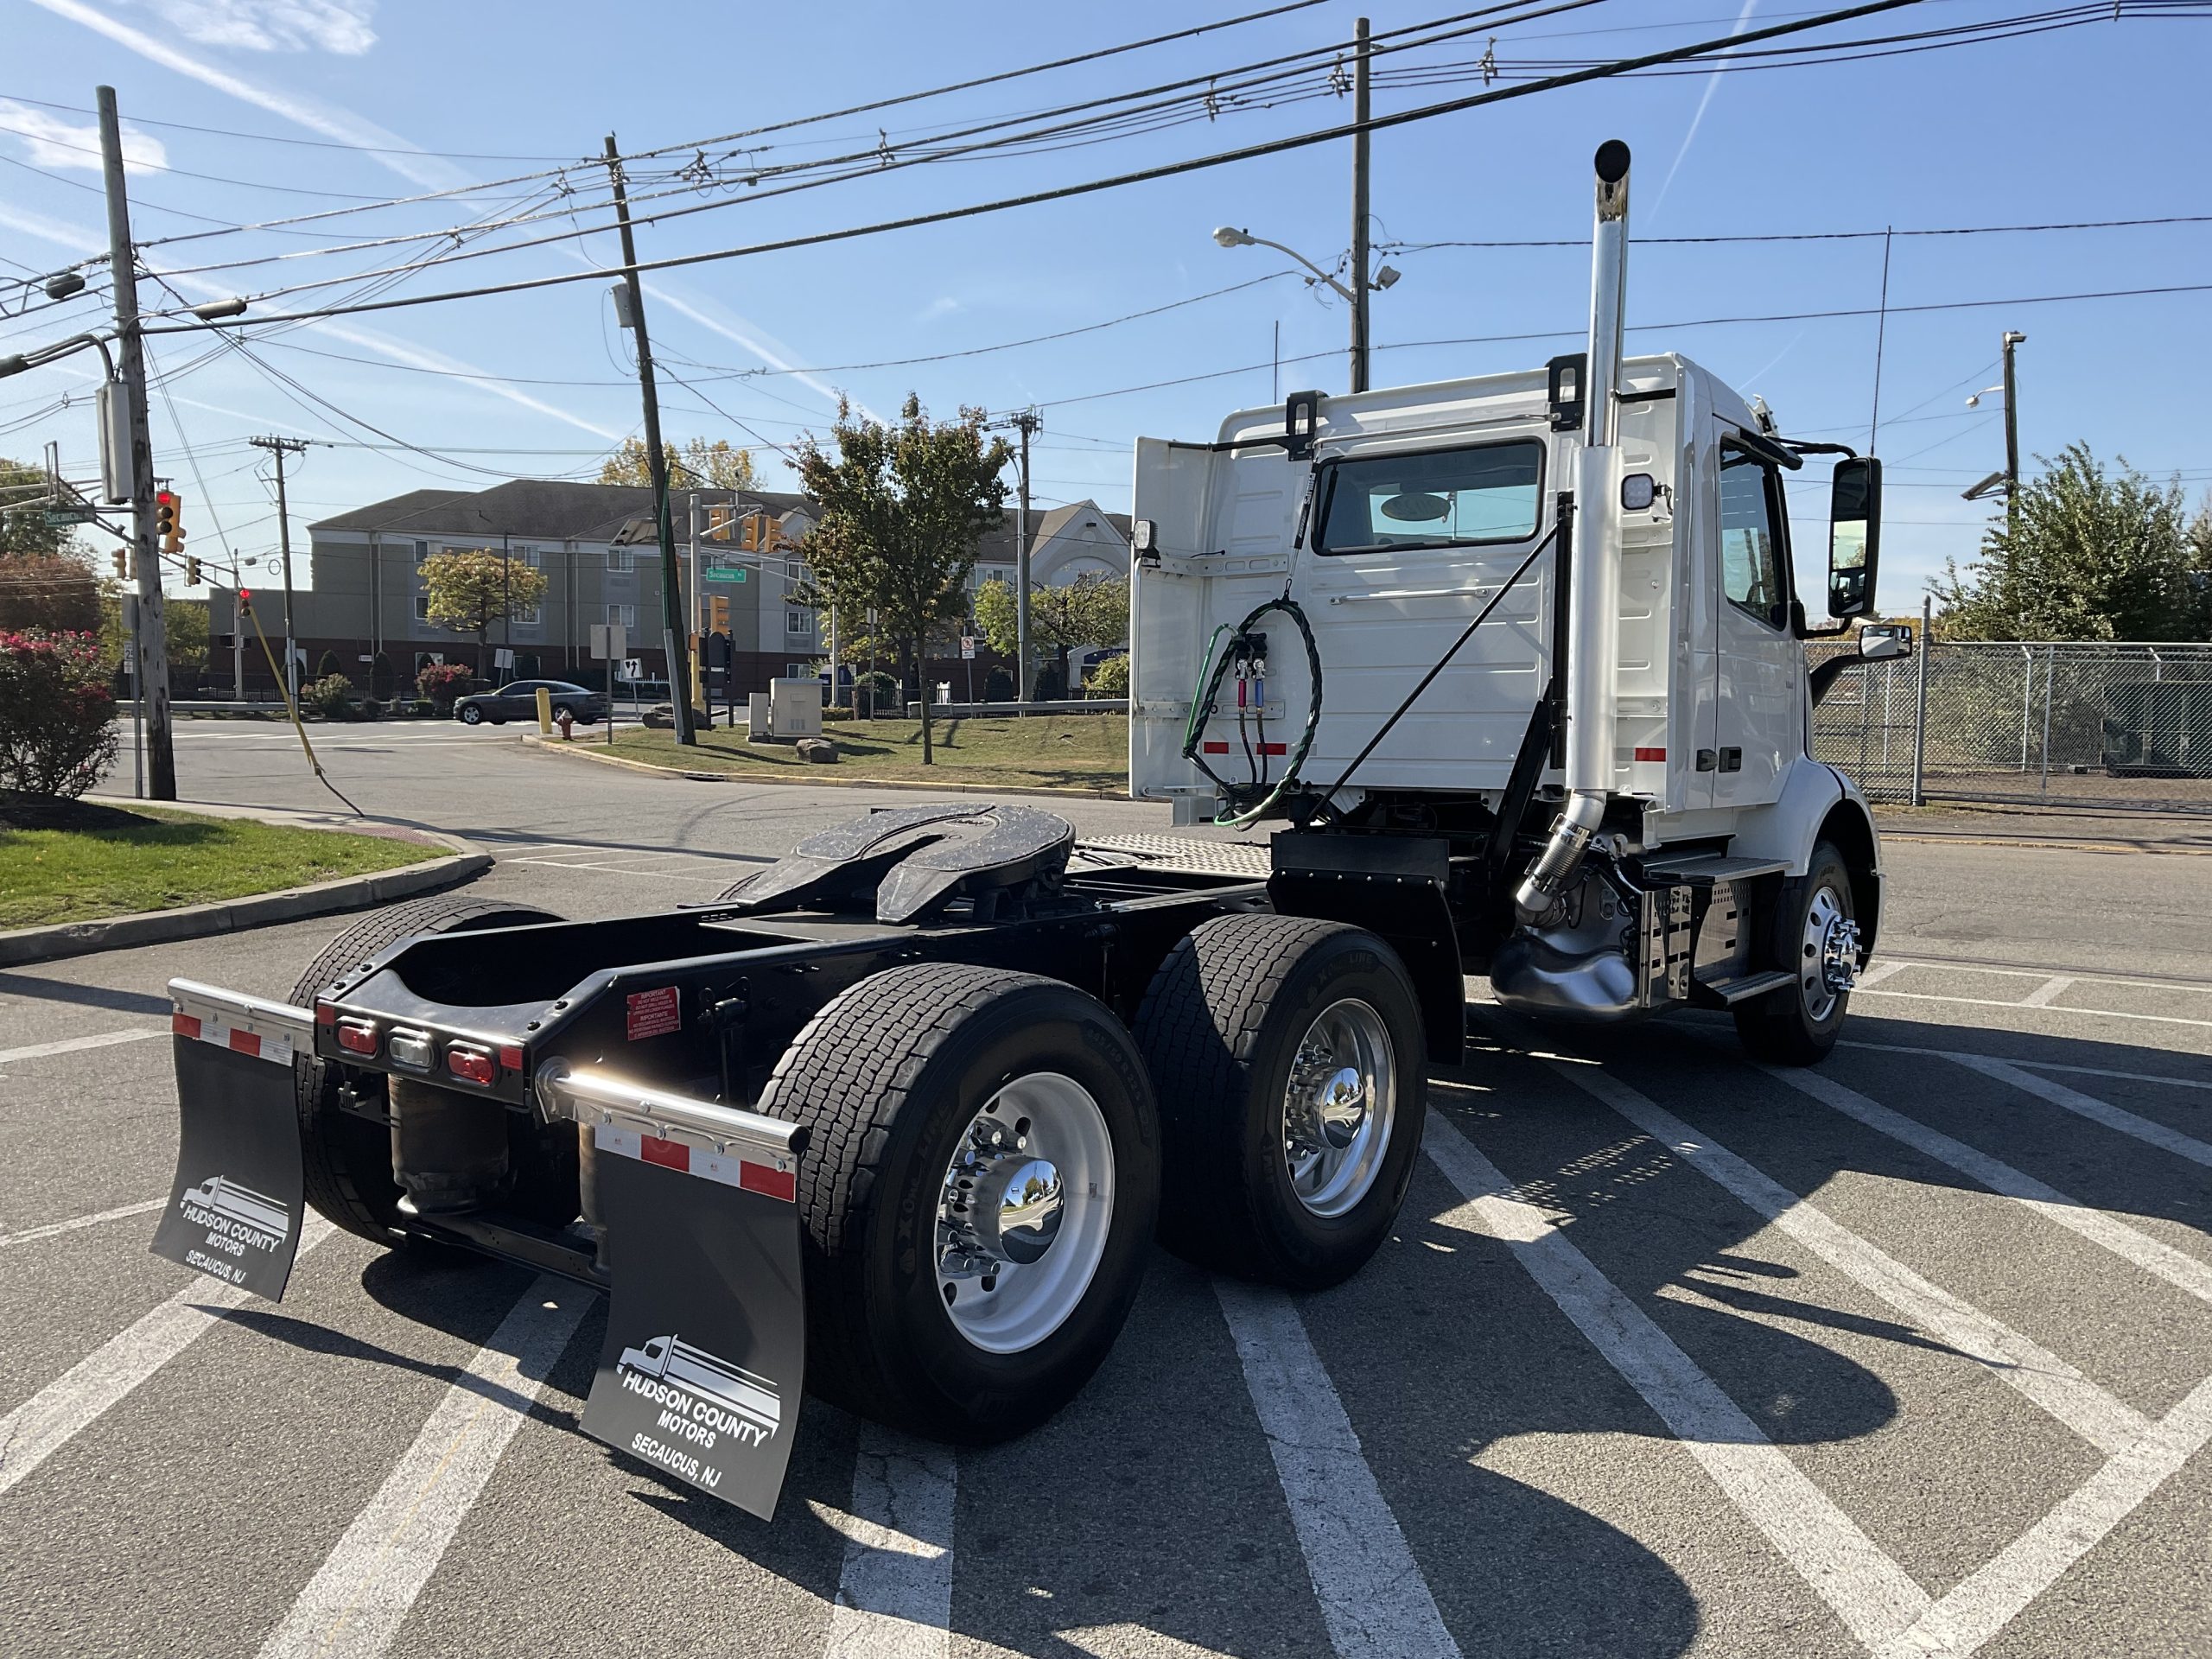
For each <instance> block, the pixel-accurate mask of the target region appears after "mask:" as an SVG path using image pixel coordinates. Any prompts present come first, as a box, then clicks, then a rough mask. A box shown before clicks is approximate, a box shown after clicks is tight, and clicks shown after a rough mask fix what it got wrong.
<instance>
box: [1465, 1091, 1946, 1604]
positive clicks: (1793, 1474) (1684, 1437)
mask: <svg viewBox="0 0 2212 1659" xmlns="http://www.w3.org/2000/svg"><path fill="white" fill-rule="evenodd" d="M1427 1151H1428V1155H1429V1157H1430V1159H1431V1160H1433V1162H1434V1163H1435V1165H1436V1166H1437V1167H1438V1168H1439V1169H1440V1170H1442V1171H1443V1172H1444V1173H1445V1176H1446V1179H1449V1180H1450V1181H1451V1183H1452V1185H1454V1186H1456V1187H1457V1188H1459V1193H1460V1196H1461V1197H1462V1198H1465V1199H1466V1200H1467V1202H1466V1204H1465V1205H1464V1206H1462V1207H1461V1208H1460V1209H1459V1210H1455V1211H1452V1212H1451V1213H1449V1214H1447V1215H1445V1216H1442V1217H1439V1218H1438V1219H1439V1221H1440V1224H1442V1225H1445V1226H1448V1227H1455V1228H1458V1229H1459V1230H1463V1231H1466V1232H1472V1233H1479V1234H1484V1235H1486V1236H1489V1237H1491V1238H1495V1239H1497V1240H1499V1241H1500V1242H1501V1243H1503V1244H1505V1245H1506V1246H1507V1248H1508V1249H1510V1250H1512V1252H1513V1254H1514V1256H1515V1258H1516V1260H1518V1261H1519V1262H1520V1263H1521V1265H1522V1268H1525V1269H1526V1270H1527V1272H1528V1274H1529V1277H1531V1278H1532V1279H1534V1280H1535V1281H1536V1283H1537V1284H1538V1285H1539V1286H1541V1287H1542V1289H1543V1291H1544V1294H1546V1295H1548V1296H1549V1297H1550V1298H1551V1299H1552V1300H1553V1301H1554V1302H1555V1303H1556V1304H1558V1306H1559V1309H1560V1312H1561V1313H1564V1314H1566V1315H1567V1318H1568V1319H1571V1320H1572V1321H1573V1323H1574V1325H1575V1327H1576V1329H1578V1330H1580V1332H1582V1334H1583V1335H1584V1336H1586V1337H1587V1338H1589V1339H1590V1341H1591V1343H1592V1345H1593V1346H1595V1347H1596V1348H1597V1350H1598V1351H1599V1353H1600V1354H1602V1355H1604V1356H1605V1360H1606V1362H1607V1363H1609V1364H1611V1366H1612V1368H1613V1369H1614V1370H1617V1371H1618V1372H1619V1373H1620V1374H1621V1376H1622V1377H1623V1378H1624V1379H1625V1380H1626V1381H1627V1382H1628V1383H1629V1384H1630V1387H1632V1388H1634V1389H1636V1391H1637V1393H1638V1394H1640V1395H1643V1399H1644V1401H1645V1402H1646V1403H1647V1404H1648V1405H1649V1407H1650V1408H1651V1409H1652V1411H1653V1412H1654V1413H1656V1414H1657V1416H1658V1417H1659V1419H1660V1421H1662V1422H1664V1423H1665V1424H1666V1425H1667V1427H1668V1428H1669V1431H1671V1432H1672V1433H1673V1434H1674V1435H1675V1439H1677V1440H1680V1441H1681V1443H1682V1446H1683V1447H1684V1448H1685V1449H1686V1450H1687V1451H1688V1452H1689V1454H1690V1456H1691V1457H1693V1458H1694V1459H1696V1460H1697V1461H1698V1463H1699V1464H1700V1465H1701V1466H1702V1467H1703V1468H1704V1470H1705V1471H1706V1473H1707V1475H1708V1476H1710V1477H1711V1478H1712V1479H1713V1482H1714V1484H1717V1485H1718V1486H1719V1488H1720V1490H1721V1491H1723V1492H1725V1493H1726V1494H1727V1496H1728V1497H1729V1499H1730V1500H1731V1501H1732V1503H1734V1504H1735V1505H1736V1507H1737V1508H1738V1510H1741V1511H1742V1512H1743V1514H1744V1516H1745V1518H1746V1519H1747V1520H1749V1521H1750V1522H1751V1524H1752V1525H1753V1526H1755V1527H1757V1528H1758V1529H1759V1531H1760V1532H1762V1533H1764V1535H1766V1537H1767V1539H1768V1541H1770V1542H1771V1543H1772V1544H1773V1545H1774V1547H1775V1548H1777V1550H1778V1551H1780V1552H1781V1554H1782V1556H1783V1560H1787V1561H1788V1562H1789V1565H1790V1566H1791V1567H1794V1568H1795V1569H1796V1572H1797V1573H1798V1575H1799V1576H1800V1577H1802V1579H1803V1580H1805V1582H1806V1583H1807V1584H1808V1585H1809V1586H1811V1587H1812V1589H1813V1590H1814V1592H1815V1593H1816V1594H1818V1595H1819V1596H1820V1598H1821V1600H1823V1601H1825V1602H1826V1603H1827V1605H1828V1606H1829V1607H1830V1608H1831V1609H1832V1610H1834V1613H1835V1615H1836V1617H1837V1618H1840V1619H1841V1620H1842V1621H1843V1624H1844V1626H1845V1628H1846V1629H1847V1630H1850V1631H1851V1633H1852V1634H1853V1636H1855V1637H1858V1638H1859V1641H1860V1642H1861V1643H1864V1644H1865V1645H1866V1646H1868V1647H1872V1646H1874V1645H1875V1644H1876V1643H1885V1642H1887V1641H1889V1640H1890V1639H1891V1638H1892V1637H1896V1636H1897V1634H1898V1633H1899V1632H1901V1631H1903V1630H1906V1629H1907V1628H1908V1627H1910V1625H1911V1624H1912V1623H1913V1622H1914V1621H1915V1620H1916V1619H1917V1618H1920V1616H1921V1615H1922V1614H1923V1613H1924V1612H1925V1611H1927V1610H1928V1606H1929V1598H1928V1594H1927V1592H1925V1591H1923V1589H1921V1587H1920V1586H1918V1585H1916V1584H1915V1583H1914V1582H1913V1581H1912V1580H1911V1578H1910V1576H1909V1575H1907V1573H1905V1571H1904V1568H1903V1567H1899V1566H1898V1565H1897V1562H1896V1561H1894V1560H1891V1558H1890V1557H1889V1555H1888V1554H1885V1552H1884V1551H1883V1550H1882V1548H1880V1547H1879V1546H1878V1545H1877V1544H1876V1543H1875V1542H1874V1541H1873V1540H1872V1539H1871V1538H1869V1537H1867V1536H1866V1534H1865V1533H1864V1532H1862V1531H1860V1530H1859V1527H1858V1524H1857V1523H1856V1522H1853V1520H1852V1519H1851V1517H1850V1516H1847V1515H1846V1514H1845V1513H1844V1512H1843V1511H1842V1510H1840V1509H1839V1508H1838V1507H1837V1506H1836V1505H1835V1503H1834V1502H1832V1501H1831V1500H1830V1499H1829V1498H1828V1497H1827V1494H1825V1493H1824V1492H1822V1491H1821V1489H1820V1488H1819V1487H1818V1486H1816V1485H1815V1484H1813V1482H1812V1481H1811V1480H1810V1479H1808V1478H1807V1477H1806V1476H1805V1475H1804V1473H1803V1472H1802V1471H1800V1470H1799V1469H1798V1467H1797V1465H1796V1464H1794V1463H1792V1462H1791V1461H1790V1460H1789V1457H1788V1455H1787V1454H1786V1453H1784V1452H1783V1451H1782V1450H1781V1448H1779V1447H1778V1446H1776V1445H1775V1444H1774V1443H1773V1442H1772V1441H1771V1440H1768V1439H1767V1437H1766V1436H1765V1435H1764V1433H1761V1432H1760V1430H1759V1427H1758V1424H1756V1423H1754V1422H1753V1421H1751V1419H1750V1418H1749V1417H1747V1416H1745V1414H1744V1413H1743V1411H1742V1410H1741V1409H1740V1408H1738V1406H1737V1405H1736V1402H1734V1401H1732V1400H1731V1399H1730V1398H1729V1397H1728V1395H1726V1392H1724V1391H1723V1390H1722V1389H1721V1388H1720V1385H1719V1383H1715V1382H1714V1381H1713V1379H1712V1378H1711V1377H1710V1376H1707V1375H1706V1373H1705V1372H1704V1371H1703V1370H1700V1368H1699V1366H1698V1365H1697V1363H1696V1362H1695V1361H1694V1360H1692V1359H1691V1358H1690V1357H1689V1356H1688V1354H1685V1353H1684V1352H1683V1351H1681V1349H1680V1348H1679V1347H1677V1346H1675V1343H1674V1341H1673V1339H1672V1338H1669V1336H1668V1335H1667V1333H1666V1332H1663V1331H1662V1330H1661V1329H1660V1328H1659V1327H1658V1326H1657V1325H1655V1324H1653V1323H1652V1321H1651V1319H1650V1316H1649V1315H1648V1314H1646V1313H1644V1312H1643V1309H1642V1308H1640V1307H1638V1306H1637V1305H1636V1303H1635V1302H1634V1301H1633V1300H1631V1299H1630V1297H1629V1296H1628V1295H1627V1294H1625V1293H1624V1292H1623V1291H1622V1290H1621V1289H1620V1288H1619V1287H1618V1286H1616V1285H1615V1284H1614V1283H1613V1282H1612V1281H1611V1280H1610V1279H1607V1278H1606V1277H1605V1275H1604V1274H1601V1273H1599V1271H1598V1269H1597V1268H1595V1267H1594V1266H1592V1263H1591V1262H1590V1259H1589V1258H1588V1257H1587V1256H1586V1255H1583V1254H1582V1252H1581V1251H1580V1249H1576V1248H1575V1246H1574V1245H1573V1243H1571V1242H1569V1240H1568V1239H1567V1235H1566V1234H1565V1233H1563V1232H1560V1230H1558V1229H1557V1228H1556V1227H1555V1226H1554V1224H1553V1223H1552V1220H1551V1218H1550V1217H1548V1216H1546V1215H1545V1214H1544V1213H1543V1212H1542V1211H1541V1210H1539V1209H1537V1208H1536V1206H1535V1205H1532V1204H1529V1203H1527V1202H1525V1201H1523V1200H1522V1199H1519V1198H1512V1197H1510V1196H1508V1195H1509V1194H1510V1192H1511V1191H1512V1187H1511V1184H1510V1183H1509V1182H1508V1181H1507V1180H1506V1179H1505V1177H1504V1175H1503V1173H1500V1172H1499V1170H1498V1169H1497V1166H1495V1165H1494V1164H1492V1163H1491V1161H1490V1160H1488V1159H1487V1158H1485V1157H1484V1156H1483V1155H1482V1154H1481V1153H1479V1152H1478V1151H1477V1150H1476V1149H1475V1147H1474V1146H1473V1145H1472V1143H1471V1142H1470V1141H1468V1140H1467V1138H1466V1137H1465V1135H1461V1134H1460V1133H1459V1130H1458V1129H1456V1128H1453V1127H1452V1125H1451V1124H1450V1123H1448V1122H1446V1121H1445V1120H1444V1118H1443V1117H1442V1116H1441V1115H1440V1114H1439V1113H1435V1112H1431V1113H1430V1114H1429V1117H1428V1127H1427Z"/></svg>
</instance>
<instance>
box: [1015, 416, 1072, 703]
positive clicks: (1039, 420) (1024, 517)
mask: <svg viewBox="0 0 2212 1659" xmlns="http://www.w3.org/2000/svg"><path fill="white" fill-rule="evenodd" d="M1044 425H1045V417H1044V416H1041V415H1039V413H1038V412H1037V411H1036V410H1033V409H1025V410H1022V411H1021V412H1020V414H1019V415H1016V416H1014V429H1015V430H1016V431H1018V432H1020V434H1021V497H1020V507H1019V508H1018V510H1017V511H1016V512H1015V514H1014V658H1015V669H1014V702H1015V706H1016V707H1017V708H1019V707H1020V705H1021V704H1023V703H1026V702H1028V701H1029V700H1030V698H1031V697H1032V696H1033V695H1034V694H1035V691H1036V689H1037V688H1036V682H1035V680H1034V678H1033V676H1032V675H1031V673H1030V669H1029V440H1030V439H1031V438H1032V437H1033V436H1035V435H1036V434H1037V433H1039V431H1041V430H1042V429H1044ZM1061 689H1062V690H1063V691H1065V690H1066V688H1065V687H1062V688H1061Z"/></svg>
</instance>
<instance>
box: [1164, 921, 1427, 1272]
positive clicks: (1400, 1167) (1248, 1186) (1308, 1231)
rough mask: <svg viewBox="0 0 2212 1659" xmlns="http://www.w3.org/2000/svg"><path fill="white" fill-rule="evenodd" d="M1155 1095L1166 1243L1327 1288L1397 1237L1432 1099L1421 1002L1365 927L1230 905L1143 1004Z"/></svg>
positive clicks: (1177, 953) (1214, 1263)
mask: <svg viewBox="0 0 2212 1659" xmlns="http://www.w3.org/2000/svg"><path fill="white" fill-rule="evenodd" d="M1136 1030H1137V1041H1138V1045H1139V1046H1141V1048H1142V1049H1143V1051H1144V1055H1145V1059H1146V1061H1147V1064H1148V1065H1149V1066H1150V1067H1151V1070H1152V1076H1153V1079H1154V1084H1155V1086H1156V1087H1157V1088H1158V1090H1159V1091H1160V1134H1161V1137H1162V1139H1161V1154H1162V1160H1163V1161H1162V1166H1161V1167H1162V1178H1161V1224H1160V1242H1161V1243H1164V1244H1166V1246H1167V1248H1168V1249H1171V1250H1173V1251H1174V1252H1175V1253H1176V1254H1177V1255H1180V1256H1182V1257H1184V1258H1185V1259H1186V1260H1188V1261H1191V1262H1197V1263H1198V1264H1199V1265H1200V1266H1202V1267H1208V1268H1217V1269H1219V1270H1221V1271H1223V1272H1226V1273H1233V1274H1239V1275H1241V1276H1243V1277H1245V1278H1249V1279H1260V1280H1266V1281H1270V1282H1272V1283H1274V1284H1279V1285H1283V1286H1287V1287H1290V1288H1292V1289H1297V1290H1318V1289H1320V1288H1322V1287H1325V1286H1328V1285H1333V1284H1338V1283H1340V1282H1341V1281H1344V1280H1345V1279H1348V1278H1350V1277H1351V1275H1352V1274H1354V1273H1357V1271H1358V1270H1359V1268H1361V1267H1362V1266H1363V1265H1364V1264H1365V1262H1366V1261H1367V1259H1368V1258H1369V1257H1370V1256H1371V1255H1374V1254H1375V1252H1376V1249H1379V1248H1380V1247H1381V1245H1382V1243H1383V1240H1384V1239H1385V1238H1387V1237H1388V1236H1389V1233H1390V1229H1391V1227H1392V1226H1393V1225H1394V1224H1395V1222H1396V1220H1397V1215H1398V1206H1399V1205H1401V1204H1402V1203H1403V1202H1404V1201H1405V1196H1406V1188H1407V1186H1408V1184H1409V1183H1410V1182H1411V1180H1412V1179H1413V1167H1414V1158H1415V1156H1416V1155H1417V1154H1418V1153H1419V1151H1420V1149H1421V1126H1422V1123H1423V1121H1424V1119H1425V1117H1426V1116H1427V1104H1428V1075H1427V1045H1426V1043H1425V1042H1424V1040H1423V1037H1422V1030H1421V1005H1420V1001H1419V999H1418V998H1417V996H1416V995H1415V993H1414V986H1413V982H1412V980H1411V979H1410V978H1409V977H1408V975H1407V973H1406V969H1405V967H1404V964H1403V963H1401V962H1400V961H1399V959H1398V956H1397V953H1396V952H1395V951H1394V950H1391V949H1390V947H1389V945H1387V944H1384V943H1383V941H1382V940H1381V939H1378V938H1376V937H1375V936H1374V935H1373V934H1372V933H1369V932H1367V931H1364V930H1363V929H1360V928H1357V927H1351V926H1348V925H1345V924H1344V923H1342V922H1322V921H1313V920H1310V919H1308V918H1304V917H1298V916H1255V915H1236V916H1219V917H1216V918H1214V919H1213V920H1211V921H1210V922H1208V923H1206V924H1205V925H1204V926H1202V927H1200V928H1198V929H1197V930H1196V931H1193V932H1192V933H1191V934H1189V935H1188V936H1187V937H1185V938H1183V939H1181V940H1179V941H1178V942H1177V944H1176V945H1175V948H1174V949H1173V950H1171V951H1170V952H1168V955H1167V959H1166V962H1164V963H1161V964H1160V971H1159V972H1158V973H1157V974H1155V975H1154V976H1153V982H1152V985H1151V988H1149V989H1148V990H1147V992H1146V993H1145V999H1144V1003H1143V1006H1142V1007H1141V1009H1140V1010H1139V1011H1138V1014H1137V1025H1136Z"/></svg>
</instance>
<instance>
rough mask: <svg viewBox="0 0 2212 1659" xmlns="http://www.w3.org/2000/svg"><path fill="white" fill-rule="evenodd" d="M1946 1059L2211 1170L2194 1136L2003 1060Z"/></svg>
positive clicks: (2210, 1153)
mask: <svg viewBox="0 0 2212 1659" xmlns="http://www.w3.org/2000/svg"><path fill="white" fill-rule="evenodd" d="M1947 1058H1949V1059H1951V1060H1953V1061H1955V1062H1956V1063H1957V1064H1958V1065H1963V1066H1965V1067H1966V1068H1967V1070H1969V1071H1979V1072H1980V1073H1981V1074H1982V1076H1984V1077H1994V1078H1995V1079H1996V1080H1997V1081H1998V1082H1999V1083H2002V1084H2009V1085H2010V1086H2011V1087H2012V1088H2014V1089H2018V1090H2022V1091H2024V1092H2025V1093H2027V1094H2031V1095H2033V1096H2035V1097H2036V1098H2037V1099H2038V1100H2047V1101H2049V1102H2050V1103H2051V1104H2052V1105H2054V1106H2056V1107H2058V1108H2060V1109H2062V1110H2064V1111H2069V1112H2072V1113H2073V1114H2075V1116H2077V1117H2086V1118H2088V1120H2089V1121H2090V1122H2092V1123H2101V1124H2103V1125H2104V1126H2105V1128H2108V1129H2117V1130H2119V1131H2120V1134H2122V1135H2133V1136H2134V1137H2135V1139H2137V1140H2138V1141H2146V1142H2148V1143H2149V1144H2150V1145H2152V1146H2154V1147H2158V1149H2159V1150H2160V1151H2162V1152H2171V1153H2172V1154H2174V1155H2175V1156H2176V1157H2177V1158H2186V1159H2188V1160H2190V1162H2191V1163H2193V1164H2202V1165H2204V1166H2206V1167H2207V1168H2212V1146H2208V1145H2206V1144H2205V1143H2204V1142H2203V1141H2199V1140H2198V1139H2196V1136H2194V1135H2183V1133H2182V1132H2181V1131H2180V1130H2179V1129H2170V1128H2167V1127H2166V1126H2165V1125H2164V1124H2163V1123H2154V1122H2152V1121H2151V1120H2150V1119H2149V1118H2147V1117H2138V1116H2136V1115H2135V1114H2134V1113H2133V1112H2130V1111H2123V1110H2122V1109H2120V1108H2119V1107H2117V1106H2114V1105H2112V1104H2110V1103H2107V1102H2105V1101H2101V1100H2099V1099H2098V1098H2097V1097H2096V1096H2094V1095H2085V1094H2083V1093H2082V1092H2081V1090H2078V1089H2069V1088H2068V1087H2067V1086H2066V1085H2065V1084H2063V1083H2054V1082H2052V1081H2051V1080H2050V1078H2049V1077H2037V1076H2036V1075H2035V1074H2034V1073H2033V1072H2031V1071H2022V1070H2021V1069H2020V1068H2019V1067H2018V1066H2017V1065H2006V1064H2005V1062H2004V1061H2003V1060H1999V1059H1993V1058H1990V1057H1989V1056H1987V1055H1985V1054H1952V1055H1949V1056H1948V1057H1947Z"/></svg>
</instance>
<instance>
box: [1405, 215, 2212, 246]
mask: <svg viewBox="0 0 2212 1659" xmlns="http://www.w3.org/2000/svg"><path fill="white" fill-rule="evenodd" d="M2146 225H2212V213H2168V214H2164V215H2162V216H2160V217H2158V218H2156V219H2070V220H2065V221H2062V222H2058V223H2054V224H2049V225H1948V226H1936V227H1928V228H1922V229H1915V230H1898V231H1888V230H1880V231H1765V232H1743V233H1738V234H1734V235H1726V236H1637V237H1631V238H1630V245H1633V246H1636V247H1639V248H1653V247H1696V246H1716V245H1734V244H1738V243H1745V242H1865V241H1874V242H1878V241H1880V240H1881V239H1882V238H1884V237H1885V236H1891V235H1894V236H1897V237H1899V238H1904V237H1908V236H2023V235H2029V234H2031V233H2037V232H2053V231H2116V230H2132V229H2134V228H2136V227H2138V226H2146ZM1589 246H1590V238H1588V237H1586V236H1585V237H1580V238H1570V237H1544V238H1518V239H1513V240H1497V241H1487V242H1483V241H1451V242H1378V243H1376V249H1377V250H1378V251H1385V250H1387V251H1389V252H1392V253H1427V252H1429V251H1432V250H1433V249H1437V248H1491V249H1495V248H1576V249H1580V250H1582V251H1588V249H1589Z"/></svg>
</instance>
